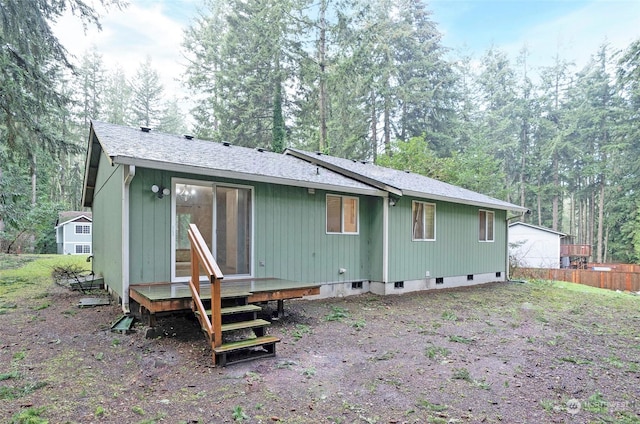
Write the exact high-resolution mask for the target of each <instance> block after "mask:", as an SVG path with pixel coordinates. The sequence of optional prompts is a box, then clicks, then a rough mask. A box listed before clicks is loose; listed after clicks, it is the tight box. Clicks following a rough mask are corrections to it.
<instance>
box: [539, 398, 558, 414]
mask: <svg viewBox="0 0 640 424" xmlns="http://www.w3.org/2000/svg"><path fill="white" fill-rule="evenodd" d="M540 406H542V409H544V410H545V411H546V412H549V413H551V412H553V411H554V407H555V403H554V402H553V401H552V400H550V399H542V400H541V401H540Z"/></svg>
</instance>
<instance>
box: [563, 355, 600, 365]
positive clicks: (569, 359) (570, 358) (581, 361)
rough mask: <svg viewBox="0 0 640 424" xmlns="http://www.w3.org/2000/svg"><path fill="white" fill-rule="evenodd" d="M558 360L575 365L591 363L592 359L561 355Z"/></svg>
mask: <svg viewBox="0 0 640 424" xmlns="http://www.w3.org/2000/svg"><path fill="white" fill-rule="evenodd" d="M560 360H561V361H562V362H569V363H572V364H576V365H587V364H591V363H593V361H590V360H588V359H580V358H574V357H573V356H563V357H561V358H560Z"/></svg>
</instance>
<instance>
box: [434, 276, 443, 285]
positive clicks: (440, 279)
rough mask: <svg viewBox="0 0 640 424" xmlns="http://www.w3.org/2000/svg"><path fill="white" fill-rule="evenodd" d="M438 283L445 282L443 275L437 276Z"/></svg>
mask: <svg viewBox="0 0 640 424" xmlns="http://www.w3.org/2000/svg"><path fill="white" fill-rule="evenodd" d="M436 284H444V278H443V277H437V278H436Z"/></svg>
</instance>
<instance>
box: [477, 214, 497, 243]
mask: <svg viewBox="0 0 640 424" xmlns="http://www.w3.org/2000/svg"><path fill="white" fill-rule="evenodd" d="M478 218H479V219H478V221H479V224H480V228H479V230H480V232H479V237H478V240H480V241H493V222H494V213H493V212H491V211H485V210H482V209H480V210H479V211H478Z"/></svg>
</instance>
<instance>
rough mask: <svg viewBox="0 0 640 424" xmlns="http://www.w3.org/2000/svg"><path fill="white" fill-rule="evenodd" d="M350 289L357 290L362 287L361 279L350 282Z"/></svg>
mask: <svg viewBox="0 0 640 424" xmlns="http://www.w3.org/2000/svg"><path fill="white" fill-rule="evenodd" d="M351 289H352V290H359V289H362V281H354V282H352V283H351Z"/></svg>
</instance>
